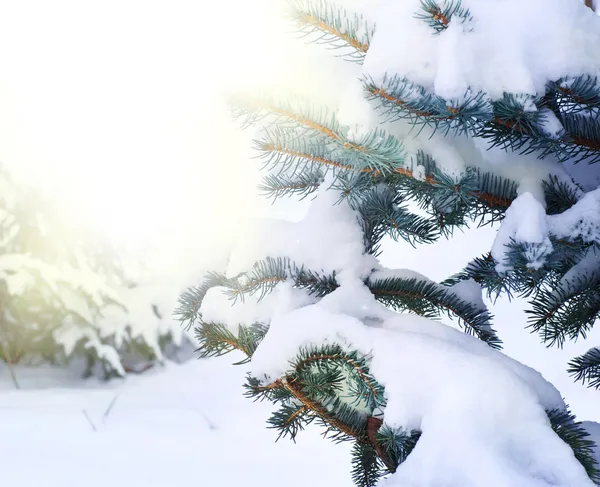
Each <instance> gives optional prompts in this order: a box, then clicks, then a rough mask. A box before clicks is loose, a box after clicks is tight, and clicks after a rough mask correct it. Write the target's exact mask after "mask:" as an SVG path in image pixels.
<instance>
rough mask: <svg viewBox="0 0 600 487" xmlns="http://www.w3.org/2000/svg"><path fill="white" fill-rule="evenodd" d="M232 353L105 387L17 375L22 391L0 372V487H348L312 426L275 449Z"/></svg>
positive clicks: (337, 453)
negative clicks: (3, 486) (247, 397)
mask: <svg viewBox="0 0 600 487" xmlns="http://www.w3.org/2000/svg"><path fill="white" fill-rule="evenodd" d="M232 358H234V357H226V358H221V359H209V360H192V361H189V362H186V363H185V364H183V365H176V364H169V365H168V366H167V367H166V368H164V369H162V370H157V371H149V372H147V373H146V374H144V375H141V376H131V377H128V378H127V379H126V380H114V381H111V382H108V383H106V382H99V381H96V380H94V379H90V380H87V381H82V380H81V379H79V378H78V377H77V375H73V373H72V372H69V371H65V370H62V371H61V370H56V369H54V370H52V369H49V368H44V369H40V368H36V369H29V370H27V369H19V370H17V375H18V380H19V383H20V385H21V387H22V390H20V391H17V390H15V389H14V387H13V385H12V383H11V381H10V377H9V375H8V370H7V369H6V368H5V367H4V366H0V437H1V438H2V441H1V442H0V465H1V467H0V468H1V472H2V484H3V485H13V486H19V487H71V486H78V485H86V486H87V487H105V486H108V485H110V486H114V487H132V486H137V485H139V486H145V487H151V486H157V487H158V486H160V487H178V486H189V485H199V486H223V487H236V486H248V487H250V486H260V487H271V486H273V487H275V486H280V485H286V486H289V487H296V486H298V487H300V486H306V485H316V486H321V485H322V486H325V485H327V486H331V487H335V486H340V487H343V486H349V485H351V480H350V476H349V470H350V469H349V456H348V450H347V449H346V448H345V447H344V446H340V445H333V444H331V443H330V442H329V441H323V439H322V438H321V437H320V436H319V433H318V431H317V430H311V431H308V432H306V433H305V434H302V435H300V437H299V438H298V441H297V443H296V444H294V443H292V442H291V441H289V440H287V439H282V440H280V442H279V443H278V444H275V443H274V441H275V439H276V437H277V435H276V432H275V431H274V430H269V429H266V428H265V420H266V418H267V417H268V415H269V405H268V404H266V403H253V402H252V401H251V400H249V399H246V398H245V397H243V396H242V394H243V390H242V383H243V382H244V373H245V371H244V368H243V367H232V366H231V365H230V363H231V360H230V359H232ZM315 475H317V476H316V477H315ZM315 478H316V479H317V480H315Z"/></svg>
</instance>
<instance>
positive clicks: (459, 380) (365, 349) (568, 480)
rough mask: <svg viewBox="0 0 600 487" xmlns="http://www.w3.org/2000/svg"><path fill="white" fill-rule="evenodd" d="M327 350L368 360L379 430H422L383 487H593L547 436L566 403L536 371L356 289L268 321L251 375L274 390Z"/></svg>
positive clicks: (347, 287) (355, 285)
mask: <svg viewBox="0 0 600 487" xmlns="http://www.w3.org/2000/svg"><path fill="white" fill-rule="evenodd" d="M325 343H337V344H341V345H343V346H345V347H347V348H348V350H359V351H360V352H362V353H364V354H365V355H368V356H370V357H372V358H371V361H370V370H371V372H372V373H373V374H374V376H375V377H377V379H378V381H379V382H380V383H381V384H382V385H383V386H384V387H385V391H386V397H387V406H386V409H385V412H384V414H385V415H384V422H385V423H386V424H388V425H390V426H392V427H402V428H405V429H408V430H411V429H419V430H420V431H422V435H421V438H420V440H419V442H418V443H417V446H416V448H415V449H414V450H413V452H412V453H411V454H410V456H409V457H408V459H407V460H406V462H405V463H403V464H402V465H401V466H400V467H399V468H398V470H397V472H396V473H395V474H393V475H391V476H390V477H389V478H388V479H387V480H386V481H385V482H383V484H382V485H385V486H389V487H392V486H394V487H395V486H403V487H406V486H409V487H417V486H418V487H439V486H441V485H444V486H447V487H455V486H456V487H458V486H460V487H481V486H482V485H485V486H486V487H509V486H510V487H514V486H516V485H518V486H519V487H541V486H550V485H552V486H562V487H585V486H589V487H592V486H593V484H592V482H591V481H590V480H589V478H588V477H587V475H586V473H585V471H584V469H583V467H582V466H581V465H580V464H579V463H578V461H577V460H576V459H575V457H574V455H573V452H572V450H571V449H570V447H569V446H568V445H566V444H565V443H563V442H562V440H560V439H559V438H558V436H556V435H555V434H554V432H553V431H552V429H551V428H550V425H549V421H548V418H547V415H546V413H545V410H550V409H554V408H564V403H563V401H562V398H561V396H560V394H559V392H558V391H557V390H556V389H555V388H554V387H553V386H552V385H551V384H550V383H548V382H547V381H546V380H544V378H543V377H542V376H541V375H540V374H539V373H538V372H536V371H534V370H533V369H530V368H529V367H526V366H524V365H522V364H520V363H519V362H517V361H515V360H513V359H510V358H508V357H507V356H505V355H503V354H501V353H500V352H497V351H495V350H493V349H491V348H490V347H488V346H487V345H485V344H484V343H483V342H480V341H479V340H477V339H475V338H473V337H470V336H468V335H465V334H463V333H460V332H458V331H456V330H454V329H452V328H450V327H448V326H446V325H444V324H442V323H439V322H436V321H432V320H427V319H425V318H421V317H417V316H412V315H403V314H398V313H394V312H392V311H390V310H388V309H386V308H384V307H383V306H382V305H381V304H379V303H377V302H376V301H375V300H374V298H373V296H372V295H371V293H370V292H369V290H368V289H367V288H366V287H365V286H364V285H363V284H362V283H361V282H359V281H355V282H348V283H345V284H344V285H342V286H341V287H340V288H338V289H337V290H336V291H334V292H333V293H331V294H330V295H328V296H326V297H325V298H323V299H322V300H321V301H320V302H318V303H317V304H313V305H309V306H305V307H303V308H300V309H297V310H294V311H291V312H290V313H287V314H286V315H282V316H278V317H275V318H274V319H273V321H272V322H271V327H270V329H269V333H268V334H267V335H266V337H265V339H264V340H263V342H262V343H261V344H260V345H259V347H258V349H257V350H256V352H255V354H254V356H253V358H252V363H251V367H252V375H254V376H255V377H262V378H264V380H265V382H270V381H274V380H276V379H277V378H278V377H280V376H282V375H284V374H285V372H286V371H287V369H288V367H289V363H290V360H293V359H294V357H295V356H296V354H297V351H298V349H299V347H303V346H308V345H321V344H325Z"/></svg>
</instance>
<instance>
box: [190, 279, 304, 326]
mask: <svg viewBox="0 0 600 487" xmlns="http://www.w3.org/2000/svg"><path fill="white" fill-rule="evenodd" d="M314 301H315V300H314V298H312V297H311V296H309V295H308V294H307V293H306V292H305V291H303V290H301V289H295V288H293V287H292V285H291V283H289V282H282V283H280V284H278V285H277V286H276V287H275V289H274V290H273V291H272V292H271V293H269V294H268V295H267V296H265V297H264V298H263V299H261V300H259V296H258V295H256V294H253V295H251V296H245V297H244V299H243V300H240V301H239V302H237V303H236V304H235V306H232V303H231V300H230V299H229V297H228V296H227V295H226V293H225V289H224V288H222V287H214V288H211V289H209V290H208V292H207V293H206V296H205V297H204V300H203V301H202V306H201V308H200V312H201V313H202V319H203V320H204V321H206V322H215V323H221V324H223V325H226V326H227V327H228V328H229V329H230V330H231V331H233V332H237V331H238V327H239V326H240V325H242V326H250V325H252V324H254V323H269V322H270V321H271V319H272V318H273V317H275V316H279V315H283V314H285V313H287V312H289V311H292V310H294V309H296V308H300V307H303V306H306V305H307V304H310V303H313V302H314Z"/></svg>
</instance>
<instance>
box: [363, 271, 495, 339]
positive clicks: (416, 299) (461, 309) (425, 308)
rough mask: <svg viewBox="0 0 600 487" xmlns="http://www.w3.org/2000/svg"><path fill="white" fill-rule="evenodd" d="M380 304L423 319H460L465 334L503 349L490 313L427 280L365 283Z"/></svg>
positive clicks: (406, 279) (412, 279)
mask: <svg viewBox="0 0 600 487" xmlns="http://www.w3.org/2000/svg"><path fill="white" fill-rule="evenodd" d="M366 285H367V286H368V288H369V289H370V291H371V292H372V293H373V295H374V296H375V298H376V299H377V300H378V301H381V302H383V303H384V304H386V305H387V306H390V307H393V308H395V309H400V310H404V309H408V310H410V311H413V312H415V313H417V314H421V315H423V316H427V317H432V316H436V315H437V316H439V313H440V312H441V311H444V312H445V313H447V314H448V315H449V316H454V317H456V318H458V319H459V323H461V324H462V325H464V327H465V330H466V331H467V332H468V333H470V334H473V335H475V336H477V337H478V338H479V339H480V340H482V341H484V342H486V343H487V344H488V345H489V346H490V347H492V348H496V349H499V348H501V343H502V342H501V341H500V339H499V338H498V336H497V335H496V332H495V331H494V329H493V328H492V326H491V319H492V316H491V315H490V313H489V312H488V311H487V309H485V310H482V309H479V308H477V307H476V306H475V305H473V304H472V303H468V302H466V301H463V300H462V299H461V298H459V297H458V296H457V295H455V294H454V293H452V291H451V290H449V289H447V288H444V287H443V286H440V285H439V284H437V283H435V282H433V281H428V280H425V279H417V278H403V277H387V278H383V279H372V278H371V279H369V280H368V281H367V283H366Z"/></svg>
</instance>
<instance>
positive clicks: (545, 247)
mask: <svg viewBox="0 0 600 487" xmlns="http://www.w3.org/2000/svg"><path fill="white" fill-rule="evenodd" d="M546 218H547V217H546V211H545V209H544V206H543V205H542V204H541V203H540V202H539V201H538V200H537V199H536V198H534V196H533V195H532V194H531V193H529V192H526V193H523V194H521V195H519V196H518V197H517V198H516V199H515V200H514V201H513V202H512V203H511V205H510V207H509V208H508V209H507V210H506V214H505V217H504V220H503V221H502V225H501V226H500V229H499V230H498V234H497V236H496V239H495V240H494V245H493V246H492V256H493V257H494V259H495V260H496V262H497V265H496V269H497V270H498V272H501V273H503V272H506V271H507V270H509V269H510V266H508V264H507V263H506V260H507V259H506V258H505V254H506V251H507V246H508V244H510V243H511V242H514V243H523V244H526V245H528V247H527V249H526V250H525V254H526V257H527V259H528V262H529V265H530V266H531V267H532V268H534V269H536V268H538V267H540V266H541V265H543V263H544V258H545V257H546V256H547V255H548V254H549V253H551V252H552V250H553V248H552V243H551V242H550V238H549V236H548V224H547V221H546Z"/></svg>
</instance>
